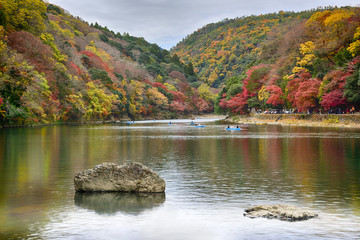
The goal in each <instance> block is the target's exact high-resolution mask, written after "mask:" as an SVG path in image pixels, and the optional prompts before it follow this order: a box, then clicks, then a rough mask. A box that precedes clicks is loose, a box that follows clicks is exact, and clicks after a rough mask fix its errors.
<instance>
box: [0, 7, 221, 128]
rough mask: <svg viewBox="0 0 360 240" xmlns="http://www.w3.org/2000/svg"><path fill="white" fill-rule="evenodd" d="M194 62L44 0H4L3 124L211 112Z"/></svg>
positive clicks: (0, 52)
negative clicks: (115, 31) (81, 17)
mask: <svg viewBox="0 0 360 240" xmlns="http://www.w3.org/2000/svg"><path fill="white" fill-rule="evenodd" d="M213 102H214V94H213V93H212V92H211V91H210V88H209V87H208V86H207V85H206V84H203V85H201V82H200V81H199V79H198V77H197V75H196V74H195V73H194V69H193V66H192V64H191V63H188V64H186V65H185V64H183V63H182V62H180V61H179V58H178V57H177V56H171V55H170V53H169V52H168V51H167V50H164V49H161V48H160V47H159V46H158V45H156V44H150V43H148V42H147V41H145V40H144V39H143V38H138V37H133V36H130V35H129V34H126V33H125V34H120V33H114V32H113V31H111V30H109V29H108V28H107V27H102V26H100V25H98V24H97V23H95V24H91V25H89V24H88V23H86V22H84V21H83V20H81V19H80V18H79V17H73V16H72V15H70V14H69V13H68V12H66V11H65V10H63V9H62V8H60V7H58V6H56V5H53V4H48V3H46V2H44V1H41V0H22V1H16V0H0V125H19V124H21V125H29V124H44V123H56V122H59V121H61V122H66V121H90V120H109V119H112V120H115V119H126V118H131V119H139V118H145V117H151V118H155V117H159V118H160V117H161V118H165V117H166V118H172V117H176V116H179V115H184V114H193V113H201V112H209V111H212V109H213V107H212V106H213Z"/></svg>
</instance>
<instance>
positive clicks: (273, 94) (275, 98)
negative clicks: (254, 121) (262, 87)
mask: <svg viewBox="0 0 360 240" xmlns="http://www.w3.org/2000/svg"><path fill="white" fill-rule="evenodd" d="M266 90H267V91H268V92H269V94H270V97H269V98H268V100H267V101H266V103H267V104H271V105H273V106H278V105H281V104H284V100H283V98H284V93H283V91H282V89H281V88H280V87H279V86H276V85H270V86H267V87H266Z"/></svg>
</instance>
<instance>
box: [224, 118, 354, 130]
mask: <svg viewBox="0 0 360 240" xmlns="http://www.w3.org/2000/svg"><path fill="white" fill-rule="evenodd" d="M225 121H227V122H232V123H238V124H253V125H279V126H296V127H326V128H353V129H358V128H359V129H360V115H358V114H355V115H354V114H341V115H337V114H306V115H305V114H282V115H281V114H251V115H248V116H244V115H240V116H229V117H227V119H226V120H225Z"/></svg>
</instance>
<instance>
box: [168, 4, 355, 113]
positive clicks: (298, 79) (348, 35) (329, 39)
mask: <svg viewBox="0 0 360 240" xmlns="http://www.w3.org/2000/svg"><path fill="white" fill-rule="evenodd" d="M172 52H173V53H174V54H176V55H178V56H179V58H180V60H182V61H184V62H191V63H192V64H193V67H194V71H195V72H196V73H197V74H198V76H199V77H200V79H201V81H203V82H204V83H206V84H208V86H211V87H217V88H220V89H222V90H221V92H220V93H219V95H218V97H217V99H216V105H215V109H216V111H218V112H233V113H246V112H247V111H249V110H250V109H251V108H257V109H260V108H261V109H267V108H277V109H279V108H280V109H286V108H287V109H289V108H293V109H295V110H296V111H298V112H314V111H316V112H318V111H326V112H349V111H354V110H360V80H359V69H360V63H359V61H360V57H359V53H360V8H358V7H343V8H336V7H334V8H333V7H327V8H319V9H313V10H310V11H303V12H299V13H294V12H283V11H280V12H279V13H273V14H266V15H261V16H249V17H242V18H237V19H231V20H228V19H226V20H224V21H221V22H218V23H215V24H209V25H207V26H205V27H203V28H201V29H199V30H198V31H196V32H195V33H193V34H191V35H189V36H187V37H186V38H185V39H184V40H183V41H182V42H180V43H179V44H178V45H177V46H176V47H174V48H173V49H172Z"/></svg>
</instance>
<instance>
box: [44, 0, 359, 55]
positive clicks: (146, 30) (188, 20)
mask: <svg viewBox="0 0 360 240" xmlns="http://www.w3.org/2000/svg"><path fill="white" fill-rule="evenodd" d="M49 2H50V3H53V4H56V5H59V6H60V7H62V8H64V9H66V10H68V11H69V12H70V13H71V14H72V15H75V16H79V17H80V18H82V19H84V20H85V21H88V22H90V23H95V22H98V23H99V24H101V25H102V26H107V27H108V28H109V29H111V30H113V31H115V32H120V33H124V32H127V33H129V34H130V35H134V36H138V37H144V38H145V39H146V40H147V41H149V42H152V43H157V44H159V45H160V46H161V47H163V48H166V49H169V48H170V47H172V46H174V45H176V43H178V42H179V41H180V40H181V39H182V38H184V37H185V36H186V35H188V34H191V33H192V32H193V31H195V30H196V29H198V28H200V27H202V26H204V25H206V24H208V23H212V22H217V21H220V20H222V19H224V18H235V17H241V16H249V15H259V14H266V13H272V12H278V11H280V10H284V11H301V10H306V9H311V8H316V7H318V6H329V5H331V6H335V5H339V4H340V3H341V5H342V6H343V5H353V6H354V4H355V3H354V1H353V0H342V1H335V0H332V1H329V0H272V1H265V0H251V1H249V0H181V1H180V0H102V1H97V0H76V1H74V0H49ZM339 2H340V3H339Z"/></svg>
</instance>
